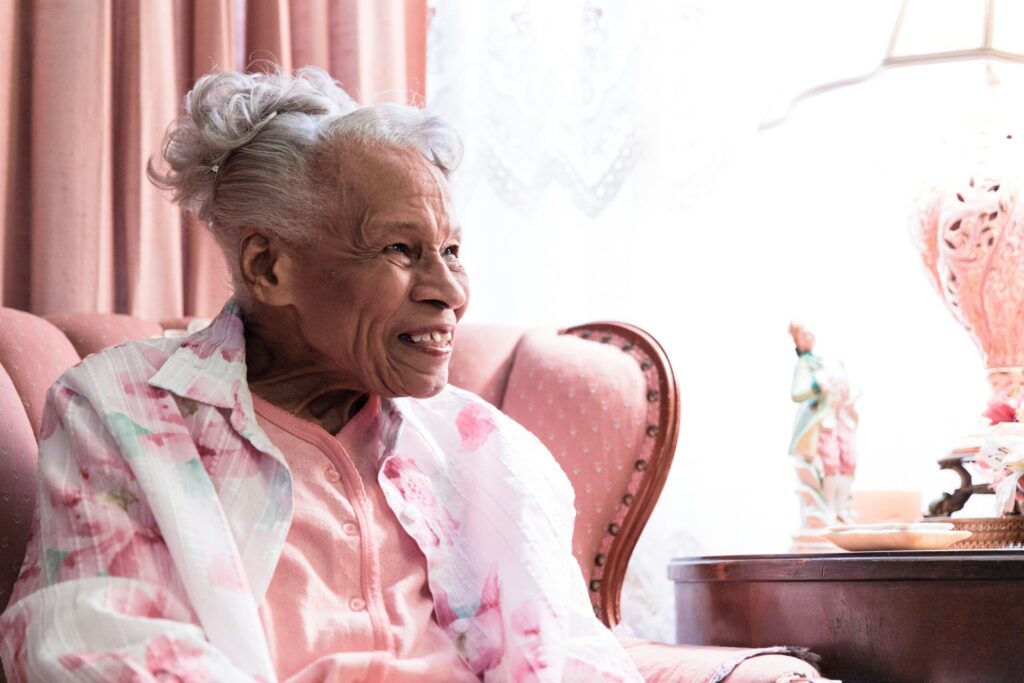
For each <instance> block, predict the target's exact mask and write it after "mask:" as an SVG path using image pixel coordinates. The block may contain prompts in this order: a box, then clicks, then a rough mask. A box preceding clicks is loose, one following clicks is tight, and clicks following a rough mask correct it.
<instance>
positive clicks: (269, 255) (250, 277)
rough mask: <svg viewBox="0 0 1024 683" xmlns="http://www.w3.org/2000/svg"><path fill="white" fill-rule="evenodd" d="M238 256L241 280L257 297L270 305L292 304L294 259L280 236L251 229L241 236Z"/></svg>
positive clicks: (251, 293) (255, 297) (254, 296)
mask: <svg viewBox="0 0 1024 683" xmlns="http://www.w3.org/2000/svg"><path fill="white" fill-rule="evenodd" d="M238 259H239V265H240V266H241V270H242V281H243V282H244V283H245V287H246V289H248V290H249V294H250V295H251V296H252V297H253V298H254V299H256V300H257V301H259V302H261V303H264V304H267V305H268V306H287V305H288V304H290V303H292V300H293V297H292V290H293V289H294V287H295V282H293V278H292V277H291V274H292V273H293V272H294V269H293V268H292V266H293V259H292V257H291V254H290V253H289V252H288V250H287V249H285V248H284V245H283V244H282V242H281V241H280V240H279V239H277V238H275V237H273V236H267V235H265V234H263V233H261V232H255V231H254V232H250V233H248V234H246V235H244V236H243V237H242V241H241V243H240V245H239V250H238Z"/></svg>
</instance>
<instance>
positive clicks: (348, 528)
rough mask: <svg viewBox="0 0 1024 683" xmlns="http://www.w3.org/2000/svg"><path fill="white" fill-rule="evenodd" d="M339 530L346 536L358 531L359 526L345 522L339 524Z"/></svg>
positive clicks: (353, 534) (355, 533)
mask: <svg viewBox="0 0 1024 683" xmlns="http://www.w3.org/2000/svg"><path fill="white" fill-rule="evenodd" d="M341 530H342V531H344V532H345V534H346V535H348V536H355V535H357V534H358V533H359V527H358V526H356V525H355V524H354V523H353V522H345V523H344V524H342V525H341Z"/></svg>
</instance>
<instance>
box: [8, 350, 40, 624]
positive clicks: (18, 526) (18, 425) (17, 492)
mask: <svg viewBox="0 0 1024 683" xmlns="http://www.w3.org/2000/svg"><path fill="white" fill-rule="evenodd" d="M37 451H38V449H37V448H36V436H35V434H34V433H33V432H32V425H31V424H29V421H28V415H26V414H25V406H23V405H22V403H21V398H20V397H19V396H18V392H17V390H16V389H15V388H14V383H13V382H12V381H11V377H10V375H8V374H7V371H6V370H5V369H4V367H3V366H2V365H0V501H2V506H3V513H2V514H0V611H2V610H3V609H4V607H5V606H6V605H7V600H8V599H9V598H10V597H11V588H12V587H13V586H14V581H15V579H17V578H18V572H19V570H20V568H21V560H22V558H23V557H24V555H25V546H26V545H27V544H28V537H29V530H30V528H31V524H32V509H33V507H34V505H35V498H36V485H35V482H36V456H37Z"/></svg>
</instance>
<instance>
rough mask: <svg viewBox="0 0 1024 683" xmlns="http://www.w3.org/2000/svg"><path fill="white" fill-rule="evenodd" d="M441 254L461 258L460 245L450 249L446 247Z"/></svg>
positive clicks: (452, 246) (454, 245)
mask: <svg viewBox="0 0 1024 683" xmlns="http://www.w3.org/2000/svg"><path fill="white" fill-rule="evenodd" d="M441 254H442V255H444V256H454V257H455V258H459V245H457V244H453V245H451V246H450V247H445V249H444V251H443V252H441Z"/></svg>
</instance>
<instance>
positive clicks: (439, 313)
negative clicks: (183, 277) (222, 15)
mask: <svg viewBox="0 0 1024 683" xmlns="http://www.w3.org/2000/svg"><path fill="white" fill-rule="evenodd" d="M314 168H316V170H317V176H318V177H319V178H321V180H320V188H321V193H320V194H321V196H322V197H323V206H324V219H323V224H322V225H321V226H318V227H317V229H318V232H319V234H320V235H322V238H321V239H319V240H317V241H315V242H313V243H310V244H304V245H292V244H288V243H286V242H284V241H282V240H281V239H280V238H278V237H276V236H274V235H273V234H272V233H269V232H268V231H265V230H260V229H256V228H254V229H252V230H250V231H249V232H248V233H247V234H246V235H245V236H244V237H243V239H242V242H241V246H240V253H239V258H240V262H241V265H242V273H243V279H244V280H245V284H246V287H247V288H248V290H249V293H250V298H251V299H252V300H253V301H255V306H254V310H251V311H249V312H248V315H247V324H246V336H247V338H246V361H247V364H248V368H249V382H250V387H251V388H252V390H253V392H254V393H256V394H257V395H258V396H260V397H262V398H264V399H265V400H267V401H269V402H271V403H274V404H275V405H278V406H280V407H282V408H284V409H286V410H288V411H290V412H292V413H294V414H297V415H299V416H300V417H303V418H306V419H310V420H312V421H315V422H317V423H319V424H321V426H323V427H324V428H325V429H327V430H328V431H331V432H332V433H333V432H336V431H337V430H339V429H340V428H341V426H343V425H344V423H345V422H346V421H347V419H348V418H349V417H351V415H353V414H355V412H356V411H357V410H358V409H359V407H360V406H361V405H362V403H363V402H364V400H365V397H366V396H367V395H368V394H376V395H380V396H384V397H398V396H412V397H418V398H424V397H428V396H433V395H434V394H436V393H438V392H439V391H441V390H442V389H443V388H444V386H445V385H446V384H447V381H448V360H449V358H450V351H451V344H450V343H448V342H447V341H446V339H442V340H441V341H437V340H436V339H435V340H428V342H427V343H426V344H423V343H413V342H412V341H411V339H412V336H411V335H412V334H416V333H422V332H424V331H429V330H441V331H442V337H444V336H445V335H446V334H448V333H450V334H452V336H453V337H454V332H455V326H456V325H457V324H458V321H459V320H460V319H461V318H462V315H463V313H464V312H465V310H466V305H467V303H468V301H469V282H468V279H467V277H466V273H465V271H464V270H463V268H462V265H461V263H460V261H459V243H460V238H461V231H460V229H459V227H458V225H457V224H456V223H455V221H454V218H453V215H452V208H451V201H450V197H449V193H448V185H447V181H446V179H445V178H444V176H443V174H442V173H441V172H440V171H439V170H438V169H437V168H435V167H434V166H433V165H432V164H430V163H429V162H428V161H427V160H426V159H424V158H423V156H422V155H421V154H420V153H419V152H417V151H415V150H407V149H398V148H393V147H384V146H376V147H371V148H367V147H365V146H361V145H357V144H354V143H351V142H339V143H335V144H334V145H333V146H332V147H331V148H329V149H327V150H325V151H323V152H322V153H321V154H320V156H319V157H318V158H317V159H315V164H314ZM452 343H454V339H453V340H452Z"/></svg>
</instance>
